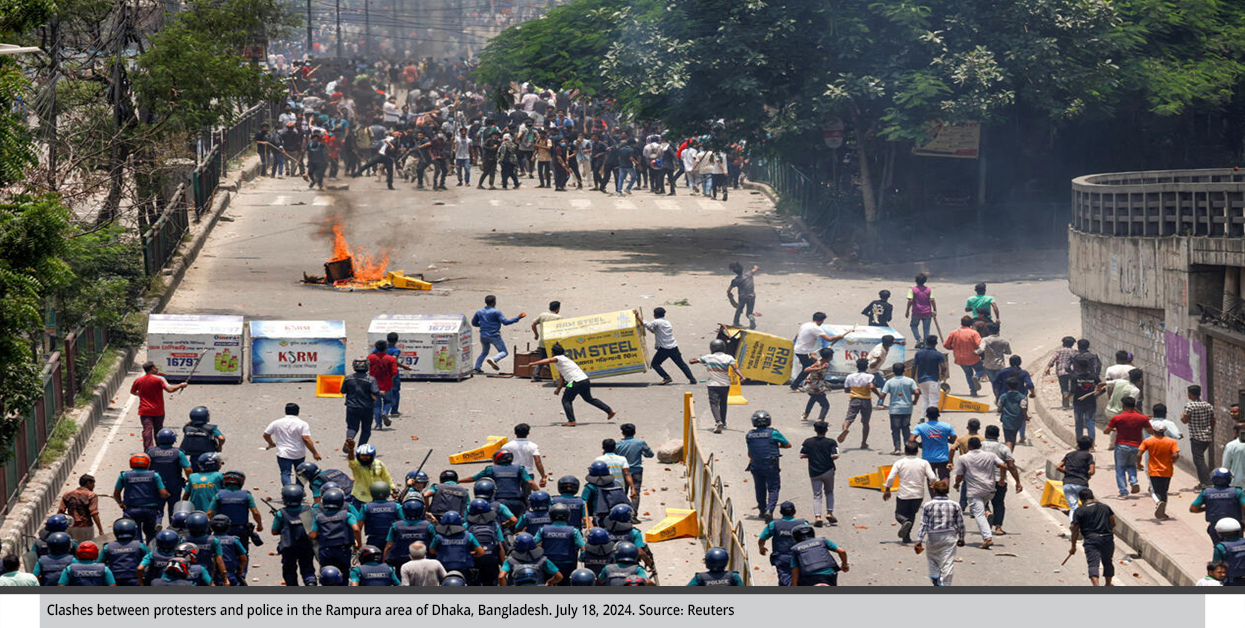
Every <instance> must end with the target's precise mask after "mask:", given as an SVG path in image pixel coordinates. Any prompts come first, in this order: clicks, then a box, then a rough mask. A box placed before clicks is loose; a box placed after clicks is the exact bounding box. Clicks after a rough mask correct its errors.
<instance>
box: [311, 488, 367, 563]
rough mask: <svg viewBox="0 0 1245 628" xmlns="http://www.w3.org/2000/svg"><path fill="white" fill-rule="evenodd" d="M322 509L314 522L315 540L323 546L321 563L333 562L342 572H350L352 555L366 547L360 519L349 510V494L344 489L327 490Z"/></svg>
mask: <svg viewBox="0 0 1245 628" xmlns="http://www.w3.org/2000/svg"><path fill="white" fill-rule="evenodd" d="M321 500H322V501H321V502H320V508H319V510H320V512H318V513H316V515H315V517H314V518H313V519H312V523H311V540H312V541H313V542H316V543H318V544H319V545H320V551H319V554H320V556H319V558H320V566H321V567H323V566H326V565H331V566H333V567H336V568H337V569H338V570H339V571H341V572H342V573H347V572H349V571H350V554H351V549H352V548H354V547H362V546H363V533H362V531H361V526H360V525H359V521H358V520H357V519H355V516H354V515H353V514H351V512H350V511H349V510H347V509H346V507H345V506H346V494H345V493H344V492H342V490H341V489H337V488H331V489H328V490H326V491H324V494H323V496H322V497H321Z"/></svg>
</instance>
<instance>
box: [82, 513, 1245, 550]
mask: <svg viewBox="0 0 1245 628" xmlns="http://www.w3.org/2000/svg"><path fill="white" fill-rule="evenodd" d="M1215 532H1217V533H1219V535H1220V536H1232V535H1236V534H1240V533H1241V522H1240V521H1237V520H1236V519H1230V518H1228V517H1224V518H1223V519H1220V520H1219V521H1216V522H1215ZM79 547H81V546H79Z"/></svg>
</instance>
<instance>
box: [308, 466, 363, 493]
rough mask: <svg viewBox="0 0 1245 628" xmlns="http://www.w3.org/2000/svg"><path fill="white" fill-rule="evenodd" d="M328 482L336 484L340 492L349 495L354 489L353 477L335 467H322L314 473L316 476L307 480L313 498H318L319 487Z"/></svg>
mask: <svg viewBox="0 0 1245 628" xmlns="http://www.w3.org/2000/svg"><path fill="white" fill-rule="evenodd" d="M329 482H333V483H335V484H337V486H338V487H339V488H341V490H342V492H343V493H345V494H346V495H350V494H351V492H353V491H354V478H352V477H350V476H349V475H346V473H345V472H344V471H338V470H337V469H323V470H321V471H320V472H319V473H317V474H316V477H314V478H312V479H311V481H310V482H308V485H309V486H310V488H311V496H312V497H314V498H315V499H320V491H321V487H323V486H324V485H325V484H328V483H329Z"/></svg>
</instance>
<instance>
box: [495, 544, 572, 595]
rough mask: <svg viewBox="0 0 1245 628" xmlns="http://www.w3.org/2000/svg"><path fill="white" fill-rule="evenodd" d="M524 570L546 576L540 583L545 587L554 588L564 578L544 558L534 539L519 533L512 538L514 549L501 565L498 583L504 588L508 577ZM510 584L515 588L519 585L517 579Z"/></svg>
mask: <svg viewBox="0 0 1245 628" xmlns="http://www.w3.org/2000/svg"><path fill="white" fill-rule="evenodd" d="M524 569H534V570H535V571H536V573H537V574H543V575H545V576H547V578H546V579H542V581H541V582H540V584H544V585H545V586H554V585H556V584H558V583H559V582H561V581H562V578H563V577H564V576H563V575H562V573H561V571H560V570H559V569H558V566H557V565H555V564H553V561H551V560H549V558H548V557H546V556H545V551H544V550H543V549H541V548H540V547H538V546H537V545H536V539H535V538H534V537H533V536H532V535H530V534H528V533H526V532H520V533H518V534H516V535H515V537H514V549H512V550H511V551H510V553H509V554H507V555H506V562H504V563H502V565H501V575H500V576H499V577H498V581H499V583H500V584H501V586H506V578H507V576H508V575H510V574H518V573H519V572H521V571H523V570H524ZM511 583H512V584H514V585H515V586H518V584H519V582H518V580H517V578H516V579H514V580H512V582H511Z"/></svg>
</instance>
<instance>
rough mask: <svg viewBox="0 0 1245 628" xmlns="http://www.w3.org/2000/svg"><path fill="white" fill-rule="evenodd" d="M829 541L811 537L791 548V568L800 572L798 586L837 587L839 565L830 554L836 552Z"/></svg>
mask: <svg viewBox="0 0 1245 628" xmlns="http://www.w3.org/2000/svg"><path fill="white" fill-rule="evenodd" d="M838 549H839V546H838V545H835V544H834V543H833V542H832V541H830V540H829V539H822V538H817V537H813V538H811V539H804V540H803V541H800V542H799V543H796V544H795V545H792V546H791V568H792V569H796V568H798V569H799V570H800V586H802V587H811V586H814V585H817V584H828V585H830V586H838V584H839V563H838V562H837V561H835V560H834V555H833V554H831V552H834V551H837V550H838Z"/></svg>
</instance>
